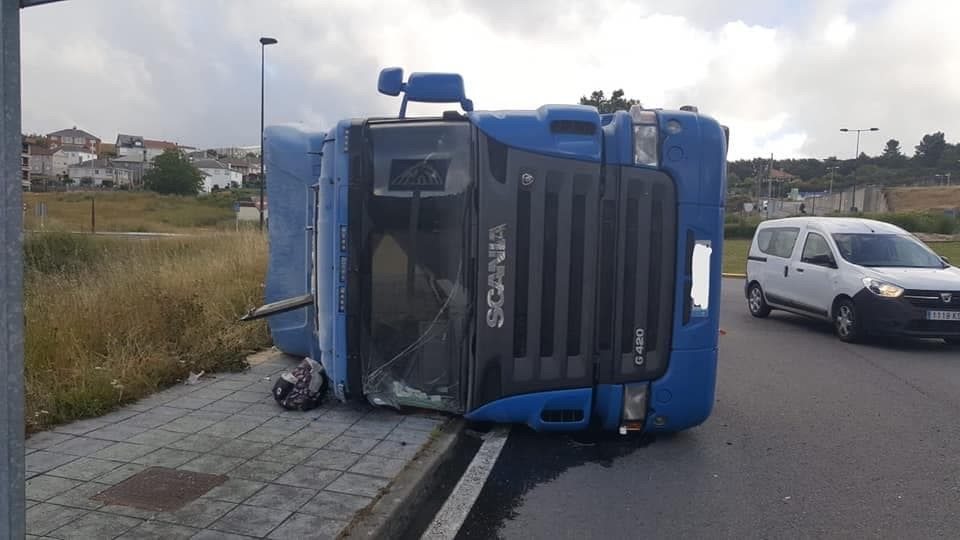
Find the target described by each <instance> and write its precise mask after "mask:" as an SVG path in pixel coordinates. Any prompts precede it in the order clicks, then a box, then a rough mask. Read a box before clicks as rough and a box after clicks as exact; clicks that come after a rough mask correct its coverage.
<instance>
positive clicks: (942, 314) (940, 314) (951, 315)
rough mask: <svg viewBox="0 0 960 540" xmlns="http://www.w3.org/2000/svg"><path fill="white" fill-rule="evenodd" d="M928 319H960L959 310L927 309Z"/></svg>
mask: <svg viewBox="0 0 960 540" xmlns="http://www.w3.org/2000/svg"><path fill="white" fill-rule="evenodd" d="M927 320H928V321H960V311H928V312H927Z"/></svg>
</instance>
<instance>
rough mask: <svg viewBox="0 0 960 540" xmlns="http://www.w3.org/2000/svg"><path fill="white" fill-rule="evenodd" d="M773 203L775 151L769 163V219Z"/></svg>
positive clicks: (771, 154)
mask: <svg viewBox="0 0 960 540" xmlns="http://www.w3.org/2000/svg"><path fill="white" fill-rule="evenodd" d="M772 204H773V152H771V153H770V163H769V164H768V165H767V219H770V206H772Z"/></svg>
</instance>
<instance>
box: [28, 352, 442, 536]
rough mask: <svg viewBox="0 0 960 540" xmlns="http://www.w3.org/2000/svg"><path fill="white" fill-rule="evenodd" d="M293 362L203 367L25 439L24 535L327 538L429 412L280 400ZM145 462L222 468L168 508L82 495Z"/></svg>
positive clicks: (362, 502) (431, 424)
mask: <svg viewBox="0 0 960 540" xmlns="http://www.w3.org/2000/svg"><path fill="white" fill-rule="evenodd" d="M294 365H296V360H294V359H292V358H290V357H287V356H284V355H279V354H278V355H275V356H273V357H270V358H268V359H267V360H266V361H264V362H263V363H260V364H257V365H255V366H253V367H252V368H250V369H249V370H247V371H246V372H244V373H237V374H222V375H217V376H212V377H204V378H203V379H201V380H200V381H199V382H198V383H197V384H195V385H191V386H186V385H179V386H176V387H174V388H171V389H168V390H165V391H162V392H159V393H157V394H154V395H152V396H150V397H148V398H146V399H143V400H141V401H139V402H137V403H134V404H131V405H129V406H127V407H125V408H123V409H121V410H119V411H116V412H113V413H110V414H108V415H106V416H103V417H100V418H95V419H89V420H81V421H78V422H74V423H72V424H68V425H65V426H61V427H58V428H54V429H53V430H51V431H47V432H43V433H37V434H35V435H33V436H32V437H30V438H29V439H28V440H27V456H26V466H27V506H28V509H27V533H28V536H27V538H30V539H36V538H55V539H59V540H68V539H72V538H83V539H94V540H99V539H101V538H103V539H114V538H120V539H124V540H126V539H141V538H142V539H153V538H157V539H160V538H162V539H194V540H204V539H233V538H236V539H249V538H335V537H336V536H337V535H339V534H340V533H341V532H342V531H343V529H344V527H346V526H347V524H348V523H349V522H350V521H351V520H352V519H353V517H354V515H355V514H356V513H358V512H360V511H361V510H363V509H364V508H366V507H367V506H369V505H370V504H371V503H372V502H373V500H374V497H376V496H377V494H378V493H379V491H380V490H382V489H383V488H385V487H386V486H387V485H388V484H389V483H390V481H391V480H393V479H394V478H395V477H396V476H397V475H398V474H399V473H400V471H402V470H403V468H404V467H405V466H406V465H407V464H408V463H409V462H410V460H412V458H413V457H414V456H415V455H416V454H417V452H418V451H419V450H420V448H422V447H423V445H425V444H427V443H428V442H429V440H430V433H431V432H432V431H433V430H434V429H435V428H437V427H438V426H440V425H442V424H443V423H444V420H443V419H442V417H439V416H436V417H434V416H409V415H407V416H404V415H400V414H396V413H394V412H391V411H386V410H375V409H372V408H370V407H367V406H345V405H341V404H338V403H335V402H330V403H328V404H325V405H324V406H323V407H321V408H318V409H315V410H313V411H308V412H291V411H285V410H283V409H282V408H281V407H280V406H279V405H277V404H276V402H274V400H273V398H272V397H271V395H270V390H271V388H272V386H273V383H274V381H275V380H276V376H277V375H278V374H279V373H280V372H282V371H283V370H285V369H289V368H290V367H292V366H294ZM150 467H166V468H171V469H180V470H183V471H192V472H200V473H207V474H213V475H224V476H226V477H227V480H226V481H225V482H223V483H222V484H220V485H218V486H217V487H214V488H213V489H210V490H209V491H207V492H206V493H203V494H202V495H201V496H200V497H199V498H198V499H196V500H194V501H192V502H188V503H186V504H185V505H184V506H182V507H180V508H179V509H177V510H174V511H170V512H155V511H150V510H144V509H141V508H135V507H132V506H123V505H115V504H104V503H103V502H100V501H97V500H95V499H92V498H91V497H94V496H95V495H97V494H99V493H101V492H103V491H104V490H107V489H109V488H111V487H113V486H115V485H117V484H119V483H121V482H124V481H125V480H127V479H129V478H130V477H131V476H133V475H135V474H138V473H141V472H142V471H145V470H147V469H149V468H150Z"/></svg>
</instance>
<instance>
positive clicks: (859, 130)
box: [840, 127, 880, 208]
mask: <svg viewBox="0 0 960 540" xmlns="http://www.w3.org/2000/svg"><path fill="white" fill-rule="evenodd" d="M840 131H842V132H844V133H856V134H857V152H856V153H855V154H854V155H853V159H854V160H859V159H860V134H861V133H863V132H864V131H880V128H875V127H872V128H858V129H850V128H840ZM850 204H851V207H852V208H856V206H857V169H856V164H854V169H853V199H852V202H851V203H850Z"/></svg>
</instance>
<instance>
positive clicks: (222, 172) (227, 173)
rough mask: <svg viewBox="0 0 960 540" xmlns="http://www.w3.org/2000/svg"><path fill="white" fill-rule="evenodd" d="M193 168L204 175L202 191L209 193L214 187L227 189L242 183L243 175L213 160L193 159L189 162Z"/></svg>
mask: <svg viewBox="0 0 960 540" xmlns="http://www.w3.org/2000/svg"><path fill="white" fill-rule="evenodd" d="M191 163H192V164H193V166H194V167H196V168H197V169H200V171H201V172H202V173H204V177H203V191H205V192H207V193H209V192H211V191H213V188H214V186H216V187H217V188H218V189H224V188H229V187H231V185H232V184H233V183H234V182H236V184H237V185H238V186H239V185H240V183H241V182H243V175H242V174H240V173H239V172H238V171H235V170H233V169H231V168H230V167H229V166H228V165H226V164H225V163H223V162H221V161H217V160H215V159H195V160H193V161H192V162H191Z"/></svg>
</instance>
